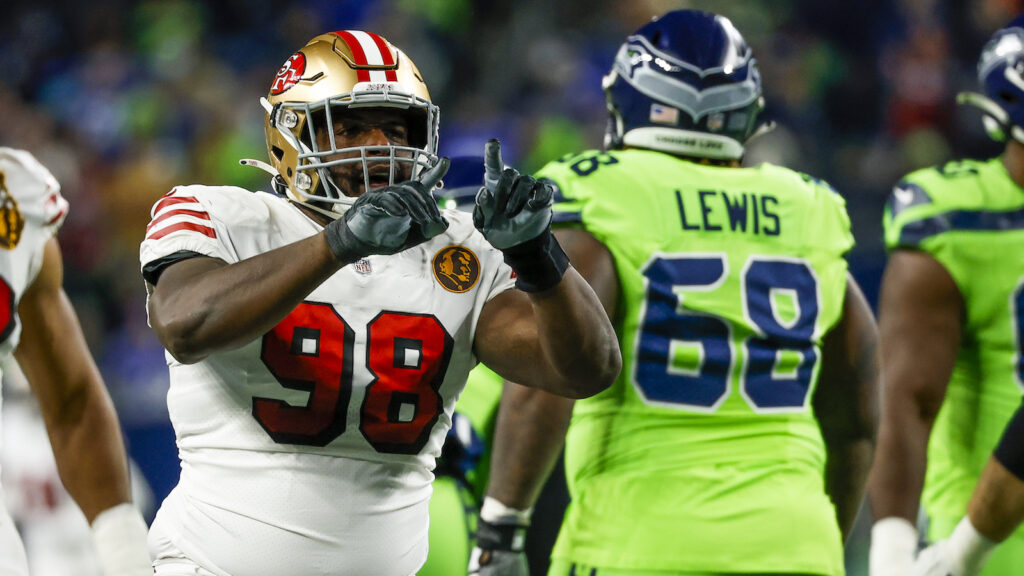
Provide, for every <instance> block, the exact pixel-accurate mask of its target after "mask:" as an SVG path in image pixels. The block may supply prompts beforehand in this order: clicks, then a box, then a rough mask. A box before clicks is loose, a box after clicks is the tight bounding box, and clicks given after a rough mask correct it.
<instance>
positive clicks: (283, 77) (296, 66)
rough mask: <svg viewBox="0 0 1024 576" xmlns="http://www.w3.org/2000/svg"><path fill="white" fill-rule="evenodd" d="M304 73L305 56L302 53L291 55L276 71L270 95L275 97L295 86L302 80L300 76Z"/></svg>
mask: <svg viewBox="0 0 1024 576" xmlns="http://www.w3.org/2000/svg"><path fill="white" fill-rule="evenodd" d="M305 71H306V55H305V54H303V53H302V52H296V53H295V54H292V55H291V57H290V58H288V60H286V61H285V63H284V65H283V66H281V69H280V70H278V71H277V76H274V83H273V84H271V85H270V93H271V94H274V95H277V94H280V93H282V92H284V91H285V90H287V89H289V88H291V87H292V86H295V85H296V84H298V83H299V80H301V79H302V74H303V73H305Z"/></svg>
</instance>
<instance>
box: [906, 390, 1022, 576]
mask: <svg viewBox="0 0 1024 576" xmlns="http://www.w3.org/2000/svg"><path fill="white" fill-rule="evenodd" d="M1021 522H1024V404H1021V407H1020V408H1018V409H1017V412H1016V413H1015V414H1014V416H1013V418H1011V419H1010V423H1009V424H1008V425H1007V427H1006V431H1005V432H1004V433H1003V437H1002V439H1001V440H1000V441H999V444H998V445H997V446H996V449H995V451H994V452H993V453H992V456H991V457H990V458H989V460H988V463H986V464H985V468H984V469H983V470H982V471H981V477H980V478H979V479H978V484H977V486H975V488H974V492H973V493H972V494H971V500H970V502H969V503H968V505H967V514H965V515H964V517H963V518H961V519H960V522H959V523H957V525H956V528H954V529H953V533H952V534H950V536H949V537H948V538H946V539H944V540H939V541H938V542H936V543H934V544H932V545H931V546H929V547H928V548H926V549H924V550H922V551H921V553H920V554H918V556H917V559H916V560H915V561H914V566H913V568H912V569H911V575H912V576H974V575H975V574H979V573H980V572H981V570H982V569H983V568H984V567H985V563H986V562H987V561H988V558H989V556H990V555H991V554H992V551H993V549H994V548H995V547H996V546H997V545H998V544H999V543H1001V542H1004V541H1005V540H1006V539H1007V538H1009V537H1010V535H1011V534H1013V532H1014V531H1015V530H1017V529H1018V528H1019V527H1020V525H1021Z"/></svg>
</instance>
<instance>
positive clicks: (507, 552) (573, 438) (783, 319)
mask: <svg viewBox="0 0 1024 576" xmlns="http://www.w3.org/2000/svg"><path fill="white" fill-rule="evenodd" d="M604 89H605V92H606V95H607V100H608V107H609V111H610V121H609V125H608V130H607V139H606V144H607V145H606V149H605V150H603V151H601V150H594V151H587V152H583V153H581V154H575V155H570V156H566V157H564V158H561V159H559V160H558V161H555V162H552V163H550V164H548V165H547V166H546V167H545V168H543V169H542V170H541V171H540V172H539V174H538V177H543V178H547V179H548V181H550V182H551V183H552V184H553V185H555V186H556V187H557V188H556V194H555V197H556V204H555V213H554V216H553V218H554V221H553V225H554V226H556V227H558V228H559V229H558V231H557V232H556V234H558V237H559V242H560V243H561V244H562V245H563V247H565V250H566V252H567V254H569V256H570V258H571V259H572V262H573V265H574V266H575V267H576V269H577V270H579V271H580V273H581V274H583V275H584V277H585V278H587V280H588V281H589V282H590V283H591V285H592V286H593V287H594V289H595V292H596V293H597V294H598V296H599V297H600V299H601V301H602V303H603V304H604V306H605V309H606V310H607V312H608V314H609V316H610V318H611V319H612V320H613V323H614V325H615V328H616V334H617V335H618V337H619V343H620V346H621V349H622V356H623V370H622V372H621V374H620V376H619V377H618V379H617V380H616V381H615V383H614V384H613V386H612V388H610V389H609V390H606V391H605V392H604V393H602V394H599V395H597V396H595V397H594V398H592V399H588V400H586V401H580V402H576V403H575V405H573V402H572V401H566V400H563V399H554V398H551V397H542V396H541V395H537V394H533V393H531V391H530V390H527V389H525V388H516V389H513V390H512V391H511V392H510V390H508V389H506V391H505V394H504V396H503V397H502V402H501V406H500V408H499V416H498V424H497V432H496V437H495V446H494V452H493V459H492V467H491V480H490V485H489V488H488V495H487V498H486V499H485V502H484V504H483V507H482V509H481V512H480V532H479V534H480V535H479V542H478V547H477V548H476V549H474V552H473V559H472V561H471V573H475V574H480V575H496V574H523V572H521V571H518V572H517V571H516V570H517V569H518V568H519V567H520V566H521V564H517V563H516V562H515V560H514V559H515V557H516V555H517V553H518V551H519V550H521V546H518V547H517V543H518V542H520V541H521V539H522V538H521V532H522V531H523V530H524V528H525V526H526V524H527V523H528V520H529V511H530V506H531V505H532V504H533V502H534V500H533V499H534V498H535V497H536V492H537V489H538V486H539V485H540V483H541V481H542V480H543V475H544V471H545V470H546V469H547V468H548V467H549V464H548V462H549V461H550V459H553V458H556V457H557V454H558V450H559V448H560V447H561V443H562V436H561V435H560V434H556V433H553V432H552V431H553V430H555V429H558V428H559V427H561V428H562V429H565V428H566V427H567V428H568V434H567V436H566V437H565V465H566V474H567V482H568V485H569V490H570V494H571V496H572V501H571V503H570V504H569V508H568V510H567V511H566V514H565V519H564V522H563V525H562V528H561V532H560V534H559V537H558V541H557V543H556V545H555V548H554V550H553V553H552V564H551V569H550V572H549V574H550V575H552V576H569V575H579V576H613V575H631V576H632V575H655V574H658V575H667V574H713V573H719V574H724V573H728V574H815V575H828V576H834V575H840V574H842V573H843V537H844V535H845V534H847V533H848V532H849V530H850V528H851V526H852V524H853V521H854V518H855V516H856V513H857V509H858V507H859V504H860V502H861V497H862V494H863V488H864V484H865V481H866V476H867V471H868V468H869V466H870V460H871V456H872V452H873V445H874V435H875V428H876V378H877V369H876V367H875V363H874V353H875V339H876V330H875V325H874V319H873V317H872V315H871V311H870V309H869V308H868V306H867V304H866V302H865V300H864V298H863V296H862V294H861V292H860V289H859V288H858V287H857V285H856V283H855V282H854V280H853V279H852V278H851V277H850V276H849V274H848V272H847V264H846V261H845V259H844V255H845V254H846V253H847V251H849V250H850V248H851V247H852V246H853V237H852V235H851V233H850V226H849V220H848V217H847V213H846V208H845V202H844V200H843V198H842V197H841V196H839V195H838V194H837V193H836V192H835V191H834V190H833V189H832V188H830V187H829V186H828V185H827V184H825V183H823V182H821V181H819V180H816V179H814V178H811V177H809V176H806V175H804V174H800V173H797V172H794V171H792V170H789V169H786V168H782V167H778V166H773V165H768V164H762V165H760V166H757V167H752V168H744V167H740V161H741V159H742V156H743V152H744V144H745V142H746V141H747V140H748V139H749V138H750V137H751V136H752V135H753V134H754V133H756V131H757V130H758V127H759V123H758V119H757V117H758V113H759V112H760V111H761V109H762V107H763V99H762V95H761V83H760V76H759V73H758V71H757V66H756V62H755V60H754V58H753V56H752V54H751V51H750V48H749V47H748V46H747V44H746V43H745V41H744V40H743V38H742V36H741V35H740V33H739V32H738V31H737V30H736V28H735V27H733V25H732V24H731V23H730V21H729V20H728V19H726V18H724V17H722V16H718V15H714V14H709V13H706V12H698V11H691V10H680V11H673V12H669V13H667V14H665V15H664V16H662V17H661V18H658V19H655V20H653V21H652V22H650V23H648V24H646V25H645V26H643V27H641V28H640V29H639V30H638V31H637V32H636V33H635V34H633V35H631V36H629V37H628V38H627V40H626V42H625V43H624V44H623V45H622V47H621V48H620V50H619V52H618V55H617V57H616V59H615V63H614V66H613V68H612V70H611V72H610V73H609V74H608V76H606V78H605V81H604ZM570 416H571V423H570Z"/></svg>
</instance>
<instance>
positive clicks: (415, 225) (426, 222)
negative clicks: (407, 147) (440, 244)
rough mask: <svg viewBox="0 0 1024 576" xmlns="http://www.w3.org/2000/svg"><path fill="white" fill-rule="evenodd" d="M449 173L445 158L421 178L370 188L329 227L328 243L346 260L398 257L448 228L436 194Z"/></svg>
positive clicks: (335, 254)
mask: <svg viewBox="0 0 1024 576" xmlns="http://www.w3.org/2000/svg"><path fill="white" fill-rule="evenodd" d="M446 172H448V159H447V158H441V160H440V161H439V162H438V163H437V164H436V165H435V166H434V167H433V168H431V169H430V170H427V171H426V172H424V173H423V174H421V175H420V176H419V178H417V179H415V180H408V181H406V182H401V183H399V184H392V185H391V186H385V187H383V188H379V189H377V190H370V191H369V192H366V193H365V194H363V195H362V196H360V197H359V199H358V200H356V201H355V202H354V203H353V204H352V207H351V208H349V209H348V210H347V211H346V212H345V214H344V215H343V216H342V217H341V218H338V219H337V220H335V221H333V222H331V223H330V224H328V225H327V226H325V227H324V234H325V236H326V237H327V244H328V245H329V246H330V248H331V252H333V253H334V256H335V258H337V259H338V261H340V262H355V261H356V260H358V259H360V258H363V257H365V256H370V255H372V254H395V253H398V252H401V251H402V250H405V249H407V248H411V247H413V246H416V245H417V244H421V243H423V242H426V241H427V240H429V239H431V238H433V237H434V236H437V235H438V234H440V233H442V232H444V231H445V230H447V229H448V221H447V220H445V219H444V217H443V216H441V212H440V211H439V210H438V208H437V201H436V200H434V198H433V196H432V195H431V190H433V189H434V186H435V185H437V183H438V182H439V181H440V180H441V178H443V177H444V175H445V173H446Z"/></svg>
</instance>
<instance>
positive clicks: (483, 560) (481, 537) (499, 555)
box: [469, 519, 530, 576]
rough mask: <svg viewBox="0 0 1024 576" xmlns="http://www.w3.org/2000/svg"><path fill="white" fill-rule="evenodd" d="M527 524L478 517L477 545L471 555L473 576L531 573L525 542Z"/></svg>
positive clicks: (515, 575) (471, 575)
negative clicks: (496, 521)
mask: <svg viewBox="0 0 1024 576" xmlns="http://www.w3.org/2000/svg"><path fill="white" fill-rule="evenodd" d="M526 528H527V527H526V526H523V525H520V524H491V523H489V522H485V521H484V520H482V519H478V520H477V527H476V547H475V548H473V552H472V554H470V556H469V576H529V575H530V567H529V565H528V564H527V562H526V552H524V551H523V545H524V544H525V542H526Z"/></svg>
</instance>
